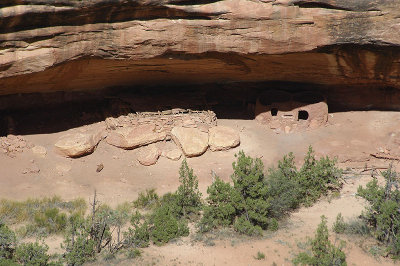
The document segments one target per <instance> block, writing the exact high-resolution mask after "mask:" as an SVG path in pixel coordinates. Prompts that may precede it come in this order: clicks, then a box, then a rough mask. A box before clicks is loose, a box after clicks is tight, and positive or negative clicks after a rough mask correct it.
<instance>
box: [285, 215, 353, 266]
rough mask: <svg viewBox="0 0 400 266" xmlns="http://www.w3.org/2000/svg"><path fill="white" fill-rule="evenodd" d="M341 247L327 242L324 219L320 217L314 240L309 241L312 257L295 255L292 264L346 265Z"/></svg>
mask: <svg viewBox="0 0 400 266" xmlns="http://www.w3.org/2000/svg"><path fill="white" fill-rule="evenodd" d="M343 246H344V243H343V242H342V243H341V244H340V245H339V246H338V247H336V246H334V245H333V244H332V243H331V242H330V241H329V234H328V227H327V225H326V217H325V216H321V223H320V224H319V225H318V228H317V232H316V234H315V238H314V239H312V240H311V252H312V255H309V254H307V253H305V252H302V253H300V254H298V255H297V257H296V258H295V259H294V260H293V263H294V264H295V265H298V264H301V265H316V266H317V265H318V266H331V265H343V266H344V265H347V263H346V255H345V254H344V252H343V251H342V248H343Z"/></svg>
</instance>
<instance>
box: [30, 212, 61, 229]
mask: <svg viewBox="0 0 400 266" xmlns="http://www.w3.org/2000/svg"><path fill="white" fill-rule="evenodd" d="M66 225H67V215H66V214H65V213H60V211H59V209H57V208H50V209H46V210H45V211H44V212H37V213H36V214H35V216H34V226H33V227H32V229H31V230H33V231H40V229H42V231H43V232H45V233H48V234H52V233H57V232H60V231H64V229H65V227H66Z"/></svg>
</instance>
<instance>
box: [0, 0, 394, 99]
mask: <svg viewBox="0 0 400 266" xmlns="http://www.w3.org/2000/svg"><path fill="white" fill-rule="evenodd" d="M45 2H46V4H43V1H37V0H25V1H22V2H21V1H18V0H9V1H7V2H6V3H4V4H2V8H1V12H0V24H1V25H2V26H1V29H0V49H1V52H0V95H6V94H15V93H24V92H38V91H43V92H44V91H69V90H80V89H99V88H104V87H109V86H119V85H130V86H131V85H133V84H149V83H159V84H162V83H163V82H165V80H171V81H172V80H173V81H174V82H204V80H207V82H209V83H211V82H215V81H249V80H250V81H254V80H257V81H267V80H290V81H296V82H312V83H317V84H327V85H331V86H337V87H340V88H342V87H343V86H342V85H343V84H346V85H347V86H350V85H353V86H361V87H368V88H371V87H383V86H388V87H396V88H400V79H399V78H398V76H399V73H400V64H398V60H399V56H400V55H399V52H398V48H396V47H398V45H399V44H400V35H399V34H398V32H399V30H400V26H399V24H398V22H397V18H398V17H399V15H400V5H399V4H398V3H397V1H393V0H379V1H378V0H371V1H365V0H352V1H343V0H301V1H300V0H279V1H274V0H271V1H251V0H225V1H213V2H210V1H206V2H201V3H196V4H195V5H192V2H188V3H185V4H182V3H183V2H181V1H178V0H166V1H134V2H132V1H107V0H93V1H74V0H70V1H67V0H65V1H53V0H49V1H45ZM150 2H151V4H149V3H150ZM21 80H22V81H29V82H21Z"/></svg>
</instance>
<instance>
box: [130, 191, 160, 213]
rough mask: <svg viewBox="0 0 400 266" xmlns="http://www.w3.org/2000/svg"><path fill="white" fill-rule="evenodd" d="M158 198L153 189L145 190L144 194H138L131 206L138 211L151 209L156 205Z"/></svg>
mask: <svg viewBox="0 0 400 266" xmlns="http://www.w3.org/2000/svg"><path fill="white" fill-rule="evenodd" d="M158 201H159V196H158V195H157V193H156V192H155V189H154V188H153V189H146V191H145V192H140V193H139V196H138V198H137V200H135V201H134V202H133V206H134V207H135V208H139V209H151V208H152V207H154V206H155V205H157V203H158Z"/></svg>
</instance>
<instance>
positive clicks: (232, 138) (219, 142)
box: [208, 126, 240, 151]
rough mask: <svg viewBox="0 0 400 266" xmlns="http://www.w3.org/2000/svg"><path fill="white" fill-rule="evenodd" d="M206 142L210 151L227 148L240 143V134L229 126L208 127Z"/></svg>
mask: <svg viewBox="0 0 400 266" xmlns="http://www.w3.org/2000/svg"><path fill="white" fill-rule="evenodd" d="M208 144H209V145H210V149H211V150H212V151H222V150H228V149H231V148H234V147H236V146H238V145H239V144H240V136H239V133H238V132H237V131H236V130H234V129H232V128H230V127H225V126H216V127H212V128H210V129H209V138H208Z"/></svg>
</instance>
